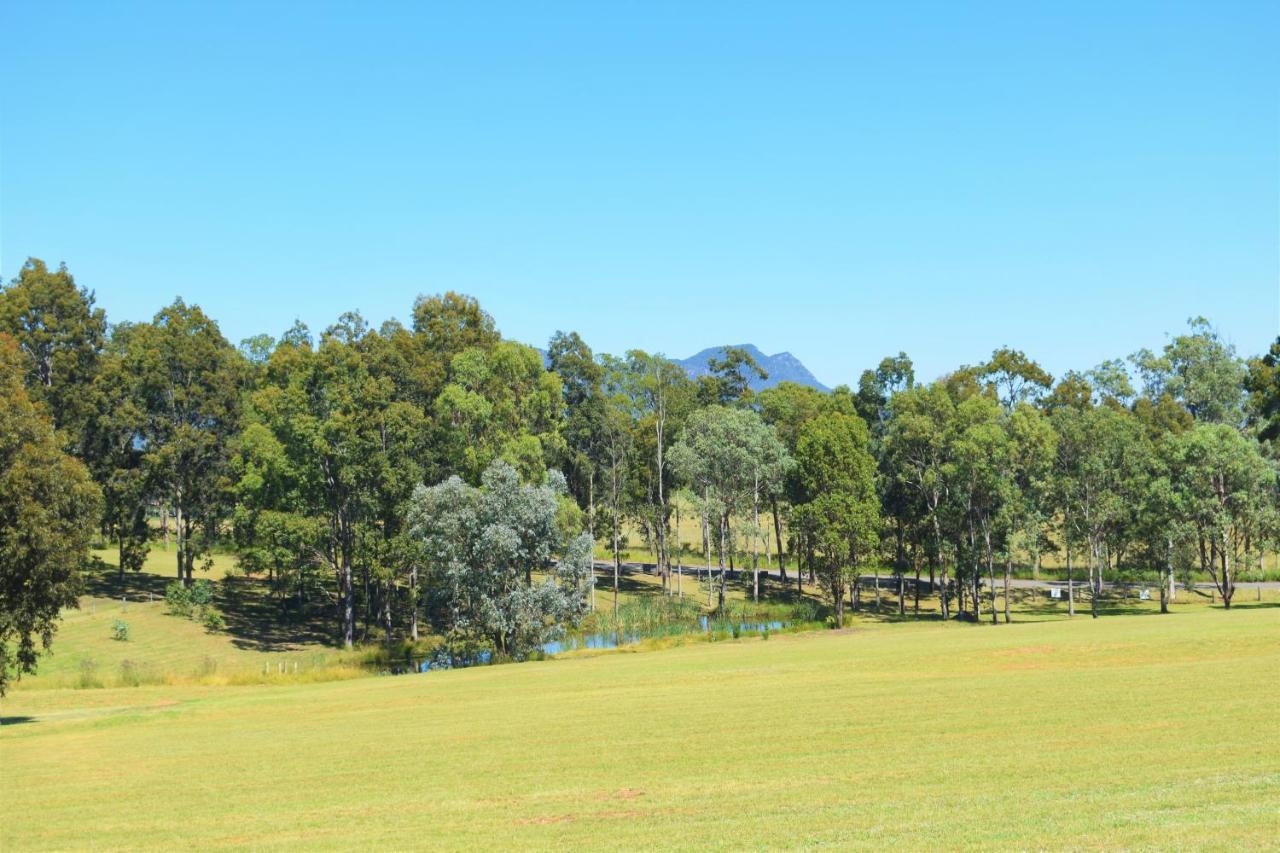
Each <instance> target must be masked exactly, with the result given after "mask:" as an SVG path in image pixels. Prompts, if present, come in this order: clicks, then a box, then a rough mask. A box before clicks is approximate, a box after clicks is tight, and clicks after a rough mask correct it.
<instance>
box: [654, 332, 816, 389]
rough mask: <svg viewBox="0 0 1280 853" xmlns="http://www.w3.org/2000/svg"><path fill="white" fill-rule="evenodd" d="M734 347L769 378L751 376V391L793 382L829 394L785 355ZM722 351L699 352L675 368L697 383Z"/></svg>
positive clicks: (741, 345) (753, 347) (807, 370)
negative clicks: (751, 359) (686, 372)
mask: <svg viewBox="0 0 1280 853" xmlns="http://www.w3.org/2000/svg"><path fill="white" fill-rule="evenodd" d="M726 346H728V345H726ZM737 346H738V348H739V349H744V350H746V351H747V352H749V353H750V354H751V357H752V358H754V359H755V360H756V363H757V364H759V365H760V366H761V367H763V368H764V371H765V373H768V374H769V378H768V379H766V380H764V381H761V380H759V379H757V378H755V377H754V376H752V377H751V390H752V391H761V390H763V389H765V388H772V387H773V386H774V385H777V384H778V383H779V382H795V383H796V384H797V385H808V386H809V387H810V388H817V389H818V390H819V391H829V390H831V389H830V388H828V387H827V386H825V385H823V384H822V383H821V382H819V381H818V379H817V377H816V376H814V375H813V374H812V373H810V372H809V368H807V367H805V366H804V364H802V363H801V361H800V359H798V358H796V357H795V356H794V355H792V354H791V353H789V352H780V353H776V354H774V355H765V354H764V353H762V352H761V351H760V348H759V347H757V346H756V345H755V344H738V345H737ZM725 349H726V347H725V346H719V347H711V348H710V349H704V350H703V351H702V352H700V353H698V354H696V355H691V356H689V357H688V358H685V359H677V360H676V364H678V365H680V366H681V367H683V368H684V369H685V370H686V371H688V373H689V375H690V376H691V377H693V378H694V379H697V378H698V377H699V376H705V375H706V374H707V373H709V372H710V371H709V370H708V368H707V363H708V362H709V361H711V359H713V358H721V357H723V355H724V351H725Z"/></svg>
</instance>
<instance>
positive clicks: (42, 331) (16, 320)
mask: <svg viewBox="0 0 1280 853" xmlns="http://www.w3.org/2000/svg"><path fill="white" fill-rule="evenodd" d="M0 332H3V333H6V334H8V335H10V336H11V337H12V338H13V340H14V342H15V343H16V344H17V346H18V350H19V352H20V354H21V358H20V359H19V361H18V364H17V365H16V369H17V370H18V371H19V373H20V375H21V376H22V377H23V378H24V381H25V382H26V386H27V392H28V394H29V395H30V396H31V399H32V400H34V401H36V402H38V403H42V404H43V405H45V406H47V407H48V410H49V415H50V417H51V418H52V419H53V425H54V427H55V428H56V429H58V430H60V431H61V439H62V441H63V443H64V444H65V446H66V447H67V448H68V449H69V450H70V451H71V452H72V453H74V454H76V455H77V456H79V457H81V458H82V459H89V458H90V456H89V453H90V450H91V448H90V447H89V446H88V437H87V429H88V422H89V419H90V417H91V414H92V395H91V394H90V393H89V390H90V388H91V386H92V384H93V381H94V376H95V375H96V373H97V368H98V360H99V357H100V356H101V353H102V349H103V347H104V346H105V344H106V339H107V318H106V314H105V313H104V312H103V310H102V309H101V308H96V307H94V294H93V292H92V291H90V290H87V289H85V288H83V287H77V286H76V283H75V279H74V278H73V277H72V276H71V273H70V272H68V271H67V268H66V265H62V266H60V267H58V268H57V269H56V270H50V269H49V268H48V266H46V265H45V263H44V261H41V260H38V259H36V258H29V259H28V260H27V262H26V263H25V264H23V265H22V269H21V270H19V271H18V275H17V277H16V278H14V279H13V280H12V281H10V282H9V284H8V285H6V286H3V287H0Z"/></svg>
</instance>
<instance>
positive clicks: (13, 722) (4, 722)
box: [0, 716, 36, 726]
mask: <svg viewBox="0 0 1280 853" xmlns="http://www.w3.org/2000/svg"><path fill="white" fill-rule="evenodd" d="M35 721H36V718H35V717H24V716H14V717H0V726H20V725H22V724H23V723H34V722H35Z"/></svg>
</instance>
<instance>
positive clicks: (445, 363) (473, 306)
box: [408, 291, 502, 411]
mask: <svg viewBox="0 0 1280 853" xmlns="http://www.w3.org/2000/svg"><path fill="white" fill-rule="evenodd" d="M412 328H413V335H412V337H411V338H409V339H408V340H409V341H410V342H411V345H412V346H411V354H410V356H409V362H410V368H409V369H410V371H411V373H412V377H413V383H412V384H413V387H415V388H417V389H418V393H419V398H418V403H419V404H420V405H421V406H422V407H423V410H424V411H425V410H426V409H427V408H428V407H429V406H430V405H431V403H432V401H433V400H435V398H436V397H437V396H438V395H439V394H440V393H441V391H442V390H443V389H444V386H445V385H446V384H447V383H448V382H449V381H450V373H451V370H452V365H453V359H454V358H455V357H456V356H457V355H458V354H459V353H461V352H463V351H464V350H468V349H473V348H475V349H480V350H488V349H492V348H493V347H494V346H496V345H497V344H498V342H499V341H500V340H502V336H501V335H500V334H499V333H498V329H497V327H496V326H495V325H494V322H493V317H491V316H490V315H489V314H488V312H486V311H485V310H484V309H482V308H481V307H480V303H479V302H478V301H477V300H476V299H475V298H474V297H471V296H467V295H465V294H461V293H455V292H453V291H449V292H447V293H443V294H436V295H433V296H419V297H418V298H417V300H415V301H414V303H413V322H412Z"/></svg>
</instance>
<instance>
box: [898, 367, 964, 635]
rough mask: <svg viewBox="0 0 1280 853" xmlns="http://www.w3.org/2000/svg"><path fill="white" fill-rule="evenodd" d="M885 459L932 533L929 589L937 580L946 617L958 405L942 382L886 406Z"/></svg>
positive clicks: (903, 395) (928, 550)
mask: <svg viewBox="0 0 1280 853" xmlns="http://www.w3.org/2000/svg"><path fill="white" fill-rule="evenodd" d="M889 413H890V416H889V420H888V430H887V431H886V434H885V454H886V457H887V459H888V460H889V461H888V467H889V470H891V471H893V472H894V476H895V478H896V479H897V480H898V481H899V482H900V483H901V484H902V485H903V486H904V487H905V488H906V489H907V490H908V491H909V492H911V493H912V494H914V495H915V499H916V500H917V501H918V502H919V506H920V508H921V512H920V514H921V516H922V517H923V519H924V523H925V525H926V526H927V527H928V529H929V531H930V532H931V534H932V535H931V537H930V538H929V539H928V541H927V544H926V548H925V551H926V554H927V556H928V561H929V583H930V585H931V586H934V585H935V569H936V570H937V572H938V573H939V574H938V580H939V581H940V583H939V584H936V585H937V586H938V600H939V605H940V609H941V612H942V617H943V618H944V619H946V618H948V617H949V616H950V607H949V602H948V599H949V594H948V581H947V566H946V562H945V560H944V559H943V557H944V554H943V542H944V532H943V516H944V513H945V512H946V509H947V506H948V505H949V503H950V501H951V486H952V483H951V479H950V476H949V475H950V472H951V470H952V462H953V455H954V448H953V443H952V442H951V441H950V435H951V425H952V422H953V421H954V420H955V417H956V405H955V402H954V400H953V399H952V397H951V394H950V392H949V391H948V389H947V386H946V385H945V384H943V383H941V382H935V383H933V384H931V385H917V386H915V387H914V388H912V389H910V390H907V391H904V392H903V393H901V394H897V395H895V396H894V397H893V399H892V400H890V402H889Z"/></svg>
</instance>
